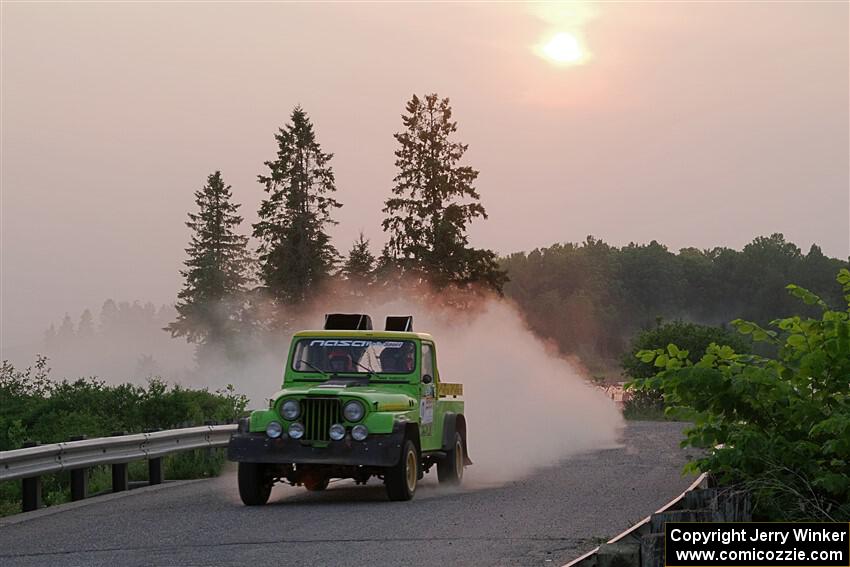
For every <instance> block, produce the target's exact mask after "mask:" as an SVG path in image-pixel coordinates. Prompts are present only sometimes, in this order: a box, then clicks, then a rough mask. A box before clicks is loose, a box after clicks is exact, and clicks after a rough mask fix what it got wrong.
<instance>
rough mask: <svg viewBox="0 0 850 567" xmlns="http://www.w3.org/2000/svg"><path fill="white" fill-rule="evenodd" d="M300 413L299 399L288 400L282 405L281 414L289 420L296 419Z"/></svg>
mask: <svg viewBox="0 0 850 567" xmlns="http://www.w3.org/2000/svg"><path fill="white" fill-rule="evenodd" d="M300 413H301V404H299V403H298V400H286V401H285V402H283V405H282V406H280V415H282V416H283V419H285V420H287V421H295V420H296V419H298V415H299V414H300Z"/></svg>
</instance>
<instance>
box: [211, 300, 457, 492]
mask: <svg viewBox="0 0 850 567" xmlns="http://www.w3.org/2000/svg"><path fill="white" fill-rule="evenodd" d="M462 395H463V387H462V385H461V384H449V383H446V382H443V381H441V380H440V371H439V370H438V368H437V350H436V346H435V344H434V339H433V338H432V337H431V335H428V334H425V333H414V332H413V320H412V317H387V325H386V330H384V331H374V330H372V322H371V319H370V318H369V316H368V315H360V314H353V315H352V314H340V313H336V314H331V315H326V316H325V326H324V329H323V330H321V331H301V332H299V333H296V334H295V336H294V337H293V338H292V345H291V346H290V349H289V361H288V363H287V365H286V371H285V372H284V379H283V389H282V390H280V391H279V392H277V393H276V394H274V395H273V396H272V398H271V399H270V400H269V408H268V409H266V410H258V411H254V412H252V413H251V416H250V417H248V418H243V419H242V420H240V422H239V427H238V430H237V432H236V433H234V434H233V435H232V437H231V438H230V444H229V445H228V458H229V459H230V460H232V461H237V462H238V463H239V475H238V477H239V495H240V496H241V498H242V502H244V503H245V504H247V505H249V506H254V505H259V504H265V503H266V502H267V501H268V499H269V494H270V492H271V488H272V485H273V484H274V483H275V482H289V483H290V484H292V485H303V486H304V487H306V488H307V490H324V489H325V488H327V486H328V482H329V481H330V480H331V479H333V478H352V479H354V481H355V482H356V483H357V484H366V482H367V481H368V480H369V478H370V477H372V476H377V477H378V478H381V479H383V481H384V484H385V485H386V488H387V494H388V496H389V498H390V500H410V499H411V498H413V494H414V493H415V492H416V484H417V481H418V480H419V479H421V478H422V477H423V475H424V474H425V473H426V472H428V471H429V470H430V469H431V467H432V466H434V465H437V477H438V479H439V482H440V484H449V485H451V484H455V485H456V484H459V483H460V482H461V479H462V478H463V468H464V466H467V465H470V464H472V463H471V461H470V460H469V454H468V451H467V442H466V431H467V429H466V418H465V417H464V415H463V401H462V400H461V399H460V398H461V397H462Z"/></svg>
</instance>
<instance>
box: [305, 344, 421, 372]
mask: <svg viewBox="0 0 850 567" xmlns="http://www.w3.org/2000/svg"><path fill="white" fill-rule="evenodd" d="M415 368H416V345H415V343H414V342H413V341H396V340H387V339H342V338H339V339H337V338H324V337H323V338H306V339H299V340H298V343H297V344H296V345H295V354H294V355H293V357H292V369H293V370H295V371H296V372H307V373H310V372H312V373H316V372H320V373H323V374H366V375H368V374H374V375H378V374H410V373H411V372H413V370H414V369H415Z"/></svg>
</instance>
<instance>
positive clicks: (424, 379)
mask: <svg viewBox="0 0 850 567" xmlns="http://www.w3.org/2000/svg"><path fill="white" fill-rule="evenodd" d="M433 381H434V378H433V376H431V375H430V374H425V375H424V376H422V383H423V384H430V383H431V382H433Z"/></svg>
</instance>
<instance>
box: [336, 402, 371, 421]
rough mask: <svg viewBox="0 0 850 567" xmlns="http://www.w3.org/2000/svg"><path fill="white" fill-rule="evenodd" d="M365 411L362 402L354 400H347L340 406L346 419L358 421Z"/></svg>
mask: <svg viewBox="0 0 850 567" xmlns="http://www.w3.org/2000/svg"><path fill="white" fill-rule="evenodd" d="M365 413H366V410H364V409H363V404H361V403H360V402H356V401H354V400H352V401H350V402H348V403H347V404H345V406H344V407H343V408H342V415H344V416H345V419H347V420H348V421H360V420H361V419H363V414H365Z"/></svg>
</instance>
